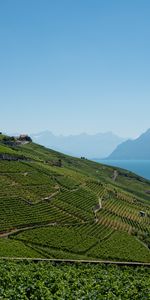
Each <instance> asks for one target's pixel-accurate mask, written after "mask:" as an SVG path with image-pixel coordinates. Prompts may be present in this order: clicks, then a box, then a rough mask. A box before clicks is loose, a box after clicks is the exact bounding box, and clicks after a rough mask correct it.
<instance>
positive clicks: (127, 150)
mask: <svg viewBox="0 0 150 300" xmlns="http://www.w3.org/2000/svg"><path fill="white" fill-rule="evenodd" d="M108 159H111V160H115V159H117V160H131V159H132V160H133V159H134V160H140V159H141V160H144V159H145V160H149V159H150V129H148V130H147V131H146V132H144V133H143V134H142V135H140V136H139V137H138V138H137V139H135V140H127V141H125V142H123V143H121V144H120V145H118V146H117V148H116V149H115V150H114V151H113V152H112V153H111V155H109V156H108Z"/></svg>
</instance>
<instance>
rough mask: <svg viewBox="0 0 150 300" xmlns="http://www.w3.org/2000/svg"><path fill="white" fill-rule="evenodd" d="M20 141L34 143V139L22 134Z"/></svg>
mask: <svg viewBox="0 0 150 300" xmlns="http://www.w3.org/2000/svg"><path fill="white" fill-rule="evenodd" d="M18 140H19V141H22V142H32V139H31V138H30V136H28V135H27V134H21V135H20V136H19V138H18Z"/></svg>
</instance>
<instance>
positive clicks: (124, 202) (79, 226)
mask: <svg viewBox="0 0 150 300" xmlns="http://www.w3.org/2000/svg"><path fill="white" fill-rule="evenodd" d="M149 231H150V181H148V180H145V179H143V178H141V177H139V176H137V175H135V174H133V173H131V172H128V171H126V170H122V169H117V168H115V169H114V168H113V167H109V166H105V165H102V164H98V163H95V162H92V161H89V160H86V159H84V158H82V159H78V158H74V157H71V156H67V155H64V154H62V153H59V152H56V151H53V150H49V149H47V148H45V147H43V146H40V145H37V144H35V143H33V142H32V141H31V140H30V139H29V138H28V137H21V138H19V139H15V138H10V137H8V136H4V135H0V237H1V239H0V256H1V257H35V258H36V257H41V258H67V259H69V258H70V259H89V260H91V259H105V260H118V261H119V260H120V261H139V262H150V250H149V248H148V247H150V235H149Z"/></svg>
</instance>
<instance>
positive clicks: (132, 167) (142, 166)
mask: <svg viewBox="0 0 150 300" xmlns="http://www.w3.org/2000/svg"><path fill="white" fill-rule="evenodd" d="M95 161H96V162H100V163H102V164H105V165H110V166H114V167H120V168H123V169H126V170H129V171H132V172H134V173H136V174H138V175H140V176H142V177H145V178H147V179H150V160H105V159H95Z"/></svg>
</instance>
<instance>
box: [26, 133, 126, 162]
mask: <svg viewBox="0 0 150 300" xmlns="http://www.w3.org/2000/svg"><path fill="white" fill-rule="evenodd" d="M31 137H32V139H33V141H35V142H36V143H38V144H41V145H43V146H46V147H48V148H51V149H54V150H57V151H60V152H63V153H66V154H70V155H73V156H77V157H81V156H85V157H87V158H94V157H98V158H104V157H107V156H108V155H109V154H110V153H111V152H112V151H113V150H114V149H115V148H116V146H117V145H119V144H120V143H121V142H123V141H124V140H125V139H124V138H121V137H118V136H117V135H116V134H114V133H112V132H106V133H96V134H88V133H86V132H82V133H80V134H76V135H68V136H67V135H65V136H64V135H54V134H53V133H52V132H51V131H48V130H45V131H43V132H40V133H37V134H31Z"/></svg>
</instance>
